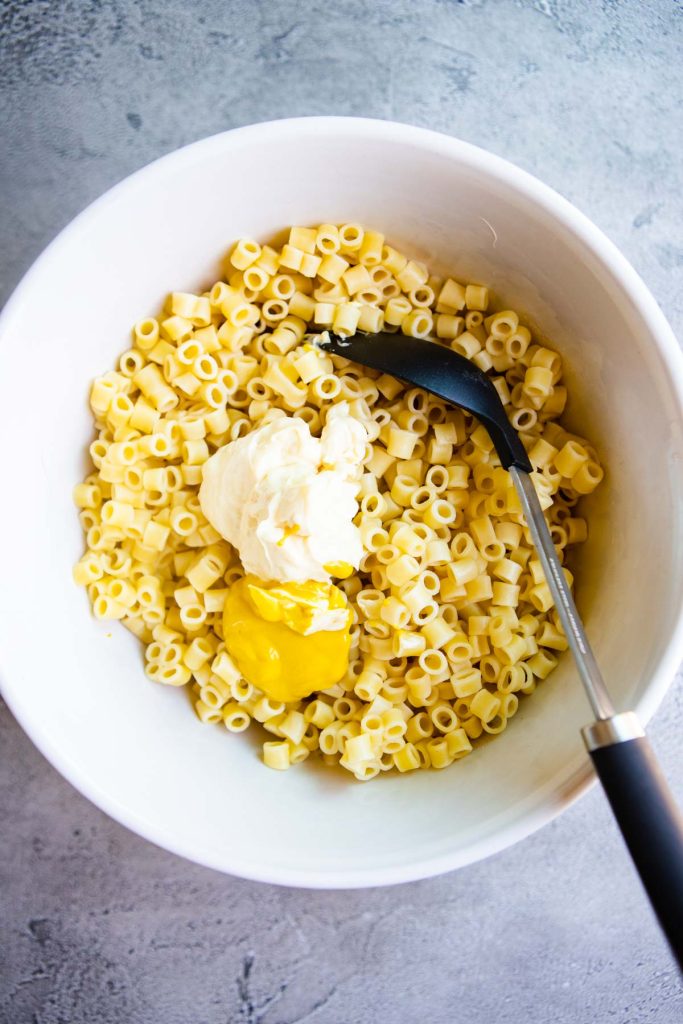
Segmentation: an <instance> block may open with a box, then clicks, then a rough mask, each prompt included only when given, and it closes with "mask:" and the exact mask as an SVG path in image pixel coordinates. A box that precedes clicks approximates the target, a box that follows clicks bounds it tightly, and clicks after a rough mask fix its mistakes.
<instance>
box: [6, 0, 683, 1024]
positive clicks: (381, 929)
mask: <svg viewBox="0 0 683 1024" xmlns="http://www.w3.org/2000/svg"><path fill="white" fill-rule="evenodd" d="M0 25H1V29H2V31H1V33H0V50H1V53H0V110H1V113H0V124H2V126H3V129H4V139H3V144H2V147H1V149H0V178H1V186H0V210H1V215H2V224H3V227H4V231H3V238H4V244H3V246H2V247H1V248H0V290H1V291H2V294H3V296H5V297H6V296H7V295H8V294H9V292H10V291H11V289H12V287H13V286H14V285H15V284H16V282H17V281H18V280H19V278H20V276H21V275H22V274H23V272H24V271H25V270H26V269H27V267H28V266H29V264H30V263H31V261H32V260H33V259H34V257H35V256H37V255H38V253H39V252H40V250H41V249H42V248H43V247H44V245H45V244H46V243H47V242H48V241H49V240H50V239H51V238H52V237H53V236H54V235H55V233H56V232H57V231H58V230H59V229H60V228H61V227H62V226H63V225H64V224H66V223H67V222H68V221H69V220H70V219H71V218H72V217H73V215H74V214H75V213H76V212H78V211H79V210H80V209H82V208H83V207H84V206H85V205H86V204H87V203H88V202H89V201H90V200H91V199H93V198H95V197H96V196H97V195H99V194H100V193H101V192H102V191H104V190H105V189H106V188H108V187H109V186H110V185H112V184H113V183H114V182H116V181H118V180H119V179H120V178H122V177H123V176H125V175H126V174H128V173H129V172H130V171H133V170H135V169H136V168H138V167H140V166H141V165H143V164H145V163H147V162H148V161H149V160H152V159H153V158H154V157H156V156H158V155H160V154H162V153H165V152H168V151H169V150H172V149H175V148H176V147H178V146H181V145H183V144H185V143H187V142H190V141H192V140H193V139H196V138H199V137H201V136H204V135H208V134H211V133H213V132H217V131H220V130H222V129H225V128H230V127H232V126H235V125H241V124H245V123H248V122H251V121H259V120H264V119H268V118H274V117H282V116H286V115H294V114H320V113H339V114H367V115H374V116H378V117H386V118H395V119H398V120H402V121H408V122H413V123H415V124H420V125H427V126H430V127H433V128H437V129H440V130H442V131H445V132H450V133H453V134H456V135H459V136H461V137H462V138H465V139H468V140H470V141H472V142H476V143H478V144H480V145H482V146H485V147H487V148H489V149H491V150H493V151H495V152H497V153H500V154H502V155H504V156H506V157H508V158H510V159H511V160H513V161H515V162H516V163H518V164H520V165H521V166H523V167H525V168H527V169H529V170H530V171H532V172H534V173H535V174H538V175H539V176H540V177H541V178H543V179H544V180H545V181H547V182H548V183H550V184H551V185H553V186H555V188H557V189H559V191H560V192H562V193H564V194H565V195H566V196H568V197H569V198H570V199H572V200H573V201H575V202H576V203H577V204H578V205H579V206H580V207H581V208H582V209H583V210H584V211H585V212H586V213H587V214H588V215H589V216H591V217H592V218H593V219H594V220H595V221H596V222H597V223H598V224H599V225H600V226H601V227H602V228H603V229H604V230H605V231H606V232H607V233H608V234H609V235H610V236H611V237H612V238H613V239H614V240H615V241H616V243H617V244H618V245H619V246H620V247H621V248H622V249H623V250H624V252H625V253H626V255H627V256H628V257H629V258H630V259H631V260H632V261H633V263H634V264H635V266H636V267H637V269H638V270H639V271H640V273H641V274H642V275H643V277H644V278H645V280H646V281H647V282H648V284H649V285H650V287H651V288H652V290H653V292H654V294H655V295H656V297H657V299H658V300H659V302H660V303H661V304H662V306H663V308H664V310H665V311H666V313H667V314H668V316H669V317H670V319H671V321H672V323H673V325H674V328H675V329H679V330H680V328H681V326H682V320H683V239H682V237H681V225H682V224H683V203H682V199H681V196H682V195H683V178H682V171H681V160H680V156H681V148H682V144H683V132H682V118H681V114H682V110H681V107H682V100H683V80H682V76H681V57H682V51H681V40H682V28H683V8H682V7H681V4H680V0H677V2H673V0H642V2H637V0H621V2H620V0H602V2H598V0H595V2H593V0H566V2H562V0H537V2H522V0H518V2H515V0H488V2H487V0H479V2H477V0H469V2H465V0H461V2H455V0H422V2H421V3H415V2H409V0H396V2H390V0H379V2H373V0H348V2H345V0H341V2H337V3H323V2H319V0H308V2H306V0H302V2H300V3H298V4H296V3H294V2H291V0H290V2H282V3H278V2H276V0H251V2H250V0H242V2H237V0H235V2H229V0H226V2H222V3H221V2H219V0H200V2H196V3H183V2H182V0H167V2H163V0H137V2H136V0H114V2H104V0H101V2H100V0H89V2H80V3H79V2H76V0H54V2H50V0H24V2H18V0H17V2H11V0H5V2H4V4H2V5H0ZM624 625H625V628H628V626H629V625H632V624H624ZM682 725H683V699H682V692H681V687H680V686H678V688H674V689H673V691H672V692H671V694H670V696H669V697H668V698H667V700H666V702H665V704H664V706H663V707H662V709H661V711H660V713H659V715H658V716H657V719H656V721H655V723H654V727H653V729H652V734H653V737H654V740H655V742H656V745H657V748H658V750H659V753H660V755H661V758H662V761H663V762H664V765H665V768H666V770H667V772H668V773H669V776H670V777H671V779H672V781H673V784H674V787H675V788H676V790H677V793H678V795H679V797H683V759H682V758H681V753H680V740H679V735H680V729H681V726H682ZM0 727H1V729H2V753H3V757H2V778H1V780H0V781H1V789H0V813H1V815H2V818H1V820H2V847H3V849H2V856H1V857H0V900H1V901H2V904H3V914H2V924H1V925H0V928H1V929H2V935H1V936H0V940H1V942H0V950H1V951H0V961H1V963H0V972H1V974H0V1020H2V1022H11V1024H19V1022H24V1021H27V1022H29V1021H30V1022H34V1024H59V1022H64V1024H71V1022H73V1024H81V1022H83V1024H86V1022H87V1024H92V1022H98V1024H108V1022H125V1024H129V1022H157V1021H158V1022H161V1021H163V1022H164V1024H232V1022H245V1024H260V1022H263V1024H295V1022H301V1021H306V1022H310V1024H322V1022H330V1024H371V1022H379V1024H394V1022H396V1024H398V1022H401V1024H403V1022H410V1021H417V1020H428V1021H430V1024H447V1022H448V1024H451V1022H467V1024H492V1022H496V1024H516V1022H519V1021H526V1022H528V1024H536V1022H538V1024H547V1022H548V1021H551V1020H558V1021H562V1022H570V1024H596V1022H608V1021H609V1022H617V1024H644V1022H650V1021H654V1022H660V1024H673V1022H674V1021H676V1022H677V1021H680V1020H681V1019H683V997H682V996H681V991H680V989H679V987H678V980H677V975H676V973H675V970H674V968H673V965H672V962H671V960H670V959H669V956H668V954H667V952H666V950H665V948H664V946H663V943H662V940H661V938H660V936H659V934H658V932H657V930H656V928H655V925H654V923H653V920H652V918H651V915H650V911H649V910H648V908H647V906H646V903H645V901H644V899H643V895H642V893H641V891H640V889H639V886H638V883H637V881H636V879H635V877H634V873H633V870H632V868H631V867H630V865H629V863H628V861H627V859H626V856H625V855H624V851H623V849H622V846H621V842H620V839H619V838H618V835H617V833H616V830H615V828H614V825H613V824H612V821H611V819H610V815H609V814H608V812H607V810H606V807H605V802H604V799H603V797H602V795H601V794H600V793H599V792H597V791H595V792H593V793H592V794H591V795H589V796H588V797H587V798H586V799H584V800H583V801H582V802H581V803H580V805H579V806H575V807H574V808H572V809H571V810H570V811H569V812H568V813H566V814H565V815H564V816H563V817H562V819H561V820H559V821H557V822H555V823H554V824H553V825H551V826H549V827H548V828H546V829H545V830H544V831H543V832H541V833H539V834H537V835H536V836H534V837H532V838H531V839H529V840H527V841H526V842H524V843H523V844H521V845H519V846H517V847H515V848H514V849H512V850H509V851H508V852H506V853H504V854H501V855H499V856H497V857H495V858H493V859H492V860H489V861H486V862H484V863H482V864H479V865H476V866H474V867H471V868H469V869H467V870H463V871H460V872H458V873H456V874H451V875H447V876H445V877H442V878H439V879H435V880H432V881H427V882H420V883H416V884H412V885H405V886H402V887H399V888H396V889H387V890H379V889H378V890H370V891H366V892H358V893H331V894H329V893H308V892H299V891H287V890H283V889H278V888H274V887H268V886H262V885H255V884H251V883H247V882H242V881H239V880H236V879H233V878H227V877H223V876H221V875H218V874H214V873H212V872H210V871H207V870H205V869H203V868H199V867H195V866H193V865H192V864H188V863H185V862H184V861H181V860H179V859H177V858H175V857H173V856H171V855H170V854H167V853H164V852H162V851H160V850H158V849H155V848H154V847H152V846H150V845H148V844H147V843H145V842H144V841H142V840H141V839H138V838H137V837H135V836H134V835H131V834H130V833H128V832H127V831H125V830H124V829H123V828H121V827H119V826H118V825H116V824H115V823H114V822H112V821H110V820H108V819H107V818H105V817H104V816H103V815H102V814H101V813H100V812H99V811H97V810H96V809H95V808H94V807H92V806H90V804H88V803H86V802H85V800H83V799H82V798H81V797H80V796H79V795H78V794H76V793H75V792H74V791H73V790H72V789H71V788H70V787H69V786H68V785H67V783H66V782H64V781H63V780H62V779H61V778H60V777H59V776H58V775H57V774H56V773H55V772H54V771H53V770H52V769H51V768H50V767H49V765H48V764H47V763H46V762H45V761H44V760H43V759H42V757H41V756H40V755H39V754H38V753H37V752H36V751H35V750H34V749H33V747H32V746H31V744H30V742H29V741H28V740H27V739H26V737H25V736H24V734H23V733H22V732H21V731H20V730H19V728H18V727H17V726H16V724H15V723H14V721H13V720H12V718H11V716H10V715H9V713H8V711H7V710H6V709H5V708H3V709H2V713H1V714H0Z"/></svg>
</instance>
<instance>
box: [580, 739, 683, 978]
mask: <svg viewBox="0 0 683 1024" xmlns="http://www.w3.org/2000/svg"><path fill="white" fill-rule="evenodd" d="M591 758H592V759H593V764H594V765H595V770H596V772H597V773H598V776H599V778H600V781H601V783H602V785H603V787H604V790H605V793H606V794H607V799H608V800H609V802H610V804H611V805H612V810H613V811H614V816H615V818H616V820H617V824H618V825H619V828H620V829H621V834H622V836H623V837H624V840H625V842H626V845H627V846H628V848H629V852H630V854H631V857H632V858H633V863H634V864H635V866H636V868H637V869H638V874H639V875H640V878H641V881H642V883H643V885H644V886H645V889H646V891H647V894H648V896H649V897H650V902H651V903H652V906H653V908H654V910H655V913H656V914H657V917H658V918H659V923H660V924H661V926H662V929H663V931H664V934H665V935H666V937H667V939H668V940H669V944H670V946H671V950H672V952H673V954H674V956H675V957H676V959H677V961H678V964H679V967H681V969H683V818H682V817H681V813H680V811H679V810H678V807H677V806H676V804H675V803H674V799H673V797H672V795H671V791H670V790H669V786H668V784H667V781H666V779H665V778H664V776H663V775H662V772H661V769H660V767H659V764H658V763H657V759H656V757H655V755H654V753H653V752H652V748H651V747H650V743H649V741H648V740H647V738H646V737H645V736H641V737H639V738H638V739H632V740H624V741H622V742H620V743H614V744H613V745H611V746H608V747H600V748H599V749H597V750H593V751H591Z"/></svg>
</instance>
